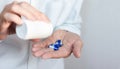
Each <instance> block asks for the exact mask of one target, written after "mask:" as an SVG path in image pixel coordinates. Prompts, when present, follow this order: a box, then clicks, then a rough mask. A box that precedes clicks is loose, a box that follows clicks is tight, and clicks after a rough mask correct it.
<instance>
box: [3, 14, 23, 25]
mask: <svg viewBox="0 0 120 69" xmlns="http://www.w3.org/2000/svg"><path fill="white" fill-rule="evenodd" d="M4 18H5V20H6V21H8V22H14V23H16V24H18V25H21V24H22V20H21V18H20V17H19V16H18V15H15V14H13V13H5V15H4Z"/></svg>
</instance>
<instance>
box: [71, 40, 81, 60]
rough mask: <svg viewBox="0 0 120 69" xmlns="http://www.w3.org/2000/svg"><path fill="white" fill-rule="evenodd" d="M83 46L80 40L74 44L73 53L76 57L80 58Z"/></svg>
mask: <svg viewBox="0 0 120 69" xmlns="http://www.w3.org/2000/svg"><path fill="white" fill-rule="evenodd" d="M81 48H82V41H80V40H79V41H76V42H75V43H74V44H73V54H74V56H75V57H76V58H80V52H81Z"/></svg>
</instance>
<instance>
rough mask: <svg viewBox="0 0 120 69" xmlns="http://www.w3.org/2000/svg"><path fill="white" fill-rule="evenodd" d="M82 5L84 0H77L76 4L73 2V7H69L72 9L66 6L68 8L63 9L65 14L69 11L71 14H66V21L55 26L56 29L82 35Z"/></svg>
mask: <svg viewBox="0 0 120 69" xmlns="http://www.w3.org/2000/svg"><path fill="white" fill-rule="evenodd" d="M81 5H82V0H75V2H74V4H72V6H71V7H69V8H70V9H71V10H67V9H69V8H66V10H63V14H64V13H65V12H66V11H68V12H69V14H67V15H66V14H64V16H67V17H66V19H65V20H64V23H62V24H60V25H58V26H56V27H55V30H59V29H61V30H67V31H70V32H73V33H76V34H78V35H79V36H80V28H81V25H80V24H81V22H82V20H81V17H80V9H81Z"/></svg>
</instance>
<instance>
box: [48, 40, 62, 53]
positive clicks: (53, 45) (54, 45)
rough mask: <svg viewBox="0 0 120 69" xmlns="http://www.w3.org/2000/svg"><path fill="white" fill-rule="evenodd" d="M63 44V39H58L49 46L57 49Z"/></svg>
mask: <svg viewBox="0 0 120 69" xmlns="http://www.w3.org/2000/svg"><path fill="white" fill-rule="evenodd" d="M62 45H63V44H62V41H61V40H57V41H56V42H55V43H54V44H50V45H49V46H48V47H49V48H52V49H54V51H57V50H59V48H60V47H61V46H62Z"/></svg>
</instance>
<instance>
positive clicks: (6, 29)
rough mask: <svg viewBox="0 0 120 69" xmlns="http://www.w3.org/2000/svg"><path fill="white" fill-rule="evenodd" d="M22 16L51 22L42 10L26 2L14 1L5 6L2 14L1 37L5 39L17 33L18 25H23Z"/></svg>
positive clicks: (0, 17)
mask: <svg viewBox="0 0 120 69" xmlns="http://www.w3.org/2000/svg"><path fill="white" fill-rule="evenodd" d="M21 16H24V17H25V18H27V19H29V20H33V21H34V20H42V21H46V22H49V19H48V18H47V17H46V16H45V15H44V14H43V13H41V12H40V11H38V10H36V9H35V8H34V7H32V6H31V5H30V4H28V3H26V2H13V3H11V4H8V5H6V6H5V8H4V9H3V11H2V12H1V14H0V39H5V38H6V36H7V35H8V34H14V33H15V27H16V25H21V24H22V20H21Z"/></svg>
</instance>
